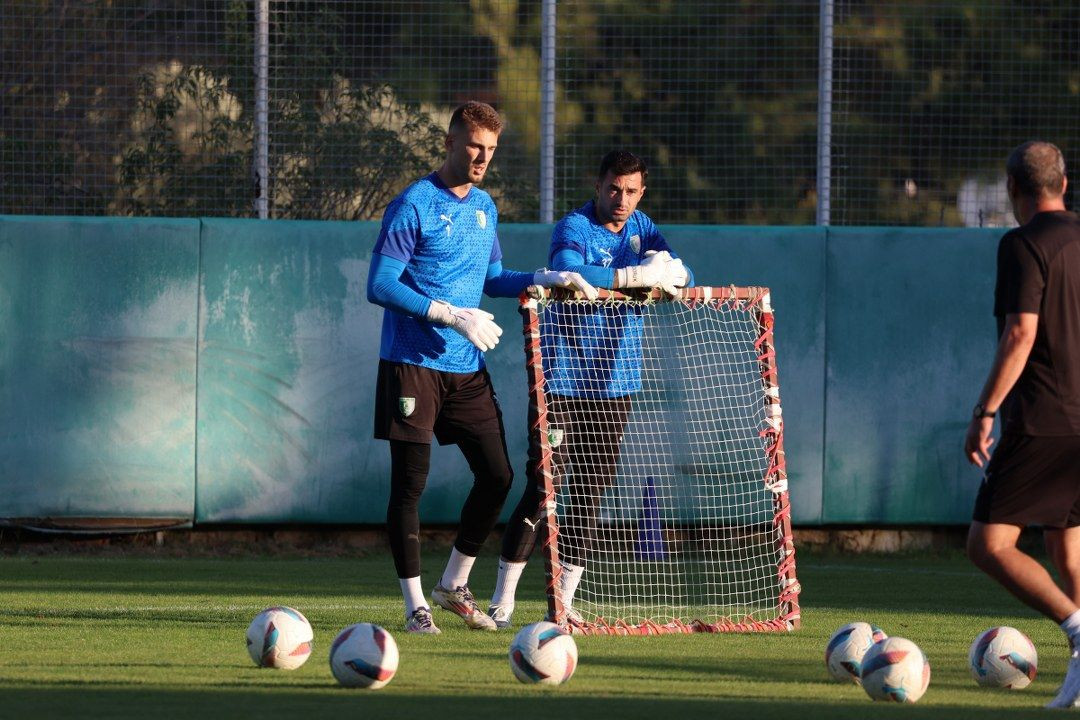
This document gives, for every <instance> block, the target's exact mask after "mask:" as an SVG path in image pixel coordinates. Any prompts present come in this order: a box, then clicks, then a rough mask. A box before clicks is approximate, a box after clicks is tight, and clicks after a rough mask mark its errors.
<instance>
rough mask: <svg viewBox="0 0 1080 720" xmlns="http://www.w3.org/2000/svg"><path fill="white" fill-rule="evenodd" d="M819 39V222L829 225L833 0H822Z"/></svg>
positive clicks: (830, 198)
mask: <svg viewBox="0 0 1080 720" xmlns="http://www.w3.org/2000/svg"><path fill="white" fill-rule="evenodd" d="M820 14H821V20H820V31H819V41H818V128H817V224H818V225H828V224H829V213H830V210H831V201H832V84H833V0H821V5H820Z"/></svg>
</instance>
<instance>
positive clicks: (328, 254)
mask: <svg viewBox="0 0 1080 720" xmlns="http://www.w3.org/2000/svg"><path fill="white" fill-rule="evenodd" d="M376 231H377V226H375V225H374V224H371V223H346V222H314V221H312V222H305V221H273V222H266V221H257V220H227V219H204V220H203V233H202V266H203V273H202V279H201V288H200V290H201V309H200V320H201V324H200V340H201V352H200V356H199V410H198V479H197V496H196V520H197V521H198V522H200V523H220V522H303V523H307V522H313V523H336V522H378V521H380V519H381V518H382V517H383V515H384V514H385V503H386V483H385V482H384V481H383V477H385V475H386V468H387V464H388V460H387V459H385V458H384V457H383V455H382V453H380V452H378V450H380V448H376V447H374V446H373V444H372V442H371V440H370V436H371V413H372V407H373V405H372V399H373V393H374V385H375V373H376V363H377V360H378V344H379V310H378V308H374V307H372V306H371V305H369V304H368V303H367V301H366V300H365V299H364V289H365V284H366V282H367V266H368V262H369V259H370V252H371V246H372V245H373V243H374V239H375V232H376ZM380 506H381V509H380Z"/></svg>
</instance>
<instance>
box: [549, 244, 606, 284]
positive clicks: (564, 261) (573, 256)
mask: <svg viewBox="0 0 1080 720" xmlns="http://www.w3.org/2000/svg"><path fill="white" fill-rule="evenodd" d="M551 269H552V270H565V271H567V272H576V273H577V274H578V275H580V276H581V277H583V278H585V281H586V282H588V283H589V284H590V285H593V286H595V287H601V288H607V289H609V290H610V289H611V288H613V287H615V271H614V270H613V269H611V268H605V267H600V266H598V265H586V264H585V258H584V257H582V255H581V253H579V252H574V251H573V250H565V249H564V250H560V251H559V252H557V253H555V254H554V255H553V256H552V257H551Z"/></svg>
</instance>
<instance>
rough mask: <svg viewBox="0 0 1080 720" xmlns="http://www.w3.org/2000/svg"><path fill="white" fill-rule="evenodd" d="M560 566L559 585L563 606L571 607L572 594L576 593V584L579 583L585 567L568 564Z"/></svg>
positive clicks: (572, 601) (572, 602)
mask: <svg viewBox="0 0 1080 720" xmlns="http://www.w3.org/2000/svg"><path fill="white" fill-rule="evenodd" d="M560 564H561V565H562V577H561V579H560V585H561V587H562V601H563V605H566V606H567V607H571V606H573V604H574V593H576V592H577V586H578V583H580V582H581V574H582V573H583V572H585V566H584V565H570V564H569V563H560Z"/></svg>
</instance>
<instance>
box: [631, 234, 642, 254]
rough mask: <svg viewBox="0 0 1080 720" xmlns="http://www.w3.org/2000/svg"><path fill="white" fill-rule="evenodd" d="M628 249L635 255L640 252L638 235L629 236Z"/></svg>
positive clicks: (639, 237)
mask: <svg viewBox="0 0 1080 720" xmlns="http://www.w3.org/2000/svg"><path fill="white" fill-rule="evenodd" d="M630 249H631V250H633V251H634V253H635V254H636V253H639V252H641V236H640V235H631V236H630Z"/></svg>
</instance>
